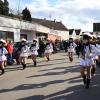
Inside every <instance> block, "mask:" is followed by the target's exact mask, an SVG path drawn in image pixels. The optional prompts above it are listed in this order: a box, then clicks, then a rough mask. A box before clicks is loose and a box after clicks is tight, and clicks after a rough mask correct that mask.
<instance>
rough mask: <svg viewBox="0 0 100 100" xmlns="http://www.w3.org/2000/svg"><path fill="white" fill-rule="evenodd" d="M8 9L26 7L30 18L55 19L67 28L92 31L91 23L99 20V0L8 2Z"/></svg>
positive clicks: (23, 0)
mask: <svg viewBox="0 0 100 100" xmlns="http://www.w3.org/2000/svg"><path fill="white" fill-rule="evenodd" d="M8 1H9V3H10V8H13V9H18V1H20V10H22V9H24V8H25V7H28V8H29V10H30V11H31V13H32V17H37V18H47V19H52V20H54V19H56V20H58V21H62V22H63V23H64V24H65V25H66V27H68V28H81V29H82V30H83V31H92V26H93V22H97V21H99V20H100V15H99V12H100V0H15V1H14V0H8Z"/></svg>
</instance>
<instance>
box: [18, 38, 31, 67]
mask: <svg viewBox="0 0 100 100" xmlns="http://www.w3.org/2000/svg"><path fill="white" fill-rule="evenodd" d="M26 43H27V40H26V39H24V38H23V39H21V44H20V46H19V48H18V51H20V57H19V62H20V63H21V64H22V66H23V69H25V68H26V58H27V57H28V52H29V48H28V46H27V44H26Z"/></svg>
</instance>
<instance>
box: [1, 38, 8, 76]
mask: <svg viewBox="0 0 100 100" xmlns="http://www.w3.org/2000/svg"><path fill="white" fill-rule="evenodd" d="M5 44H6V41H5V40H3V39H1V40H0V69H1V71H2V73H1V74H4V73H5V71H4V67H5V64H4V63H5V61H6V60H7V58H6V54H7V53H8V51H7V50H6V48H5V47H4V45H5Z"/></svg>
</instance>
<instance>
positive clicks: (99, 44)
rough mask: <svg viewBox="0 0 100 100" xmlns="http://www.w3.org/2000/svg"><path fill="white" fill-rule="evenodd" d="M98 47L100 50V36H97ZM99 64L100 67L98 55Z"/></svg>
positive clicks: (98, 61) (99, 62) (99, 61)
mask: <svg viewBox="0 0 100 100" xmlns="http://www.w3.org/2000/svg"><path fill="white" fill-rule="evenodd" d="M96 46H97V48H98V49H99V50H100V36H97V44H96ZM97 66H98V67H100V56H98V60H97Z"/></svg>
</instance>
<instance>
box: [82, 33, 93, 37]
mask: <svg viewBox="0 0 100 100" xmlns="http://www.w3.org/2000/svg"><path fill="white" fill-rule="evenodd" d="M83 35H87V36H89V37H92V35H91V34H90V33H89V32H86V33H84V34H83Z"/></svg>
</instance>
